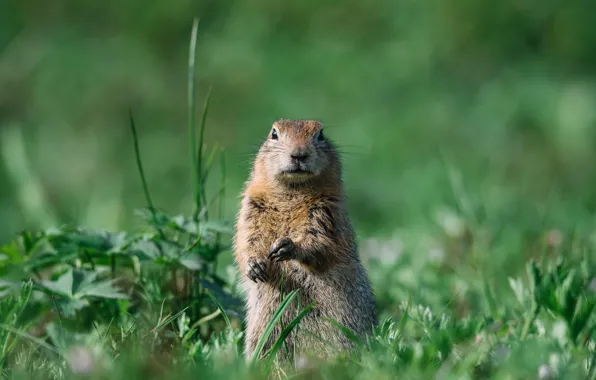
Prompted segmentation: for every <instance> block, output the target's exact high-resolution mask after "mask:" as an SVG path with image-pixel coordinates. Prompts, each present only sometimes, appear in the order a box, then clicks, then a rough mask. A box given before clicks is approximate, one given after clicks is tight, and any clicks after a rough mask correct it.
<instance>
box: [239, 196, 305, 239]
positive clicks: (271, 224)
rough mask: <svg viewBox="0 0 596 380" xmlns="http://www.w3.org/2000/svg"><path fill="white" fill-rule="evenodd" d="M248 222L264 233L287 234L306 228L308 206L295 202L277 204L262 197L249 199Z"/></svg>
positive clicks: (278, 235)
mask: <svg viewBox="0 0 596 380" xmlns="http://www.w3.org/2000/svg"><path fill="white" fill-rule="evenodd" d="M248 222H249V224H252V226H251V227H253V228H255V229H257V230H258V231H259V232H260V233H263V234H265V235H270V236H275V237H280V236H287V235H289V234H292V233H299V232H300V231H302V230H306V228H307V226H308V224H309V207H308V206H307V205H305V204H299V203H295V202H287V203H286V204H277V203H274V202H267V201H265V200H262V199H250V200H249V218H248Z"/></svg>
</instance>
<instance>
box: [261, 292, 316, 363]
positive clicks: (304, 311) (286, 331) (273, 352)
mask: <svg viewBox="0 0 596 380" xmlns="http://www.w3.org/2000/svg"><path fill="white" fill-rule="evenodd" d="M314 307H315V301H313V302H311V303H310V305H308V306H307V307H305V308H304V309H302V311H301V312H300V313H299V314H298V315H297V316H296V318H294V319H292V321H291V322H290V323H288V325H287V326H286V327H285V328H284V329H283V331H282V332H281V334H279V338H277V341H276V342H275V344H274V345H273V347H271V349H270V350H269V351H267V353H266V354H265V356H268V357H267V368H269V366H270V365H271V362H272V361H273V359H274V358H275V355H276V354H277V351H279V349H280V348H281V346H282V345H284V343H285V341H286V338H287V337H288V336H289V335H290V333H291V332H292V330H294V328H295V327H296V326H298V323H300V321H301V320H302V318H304V317H305V316H306V315H307V314H308V313H309V312H310V311H311V310H312V309H313V308H314Z"/></svg>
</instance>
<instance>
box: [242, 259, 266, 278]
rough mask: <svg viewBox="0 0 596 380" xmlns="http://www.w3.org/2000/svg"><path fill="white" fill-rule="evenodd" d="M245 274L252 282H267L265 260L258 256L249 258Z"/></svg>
mask: <svg viewBox="0 0 596 380" xmlns="http://www.w3.org/2000/svg"><path fill="white" fill-rule="evenodd" d="M246 276H247V277H248V278H250V279H251V280H252V281H254V282H259V281H262V282H267V262H266V261H265V260H264V259H261V258H258V257H251V258H249V259H248V267H247V270H246Z"/></svg>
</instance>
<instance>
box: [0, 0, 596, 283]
mask: <svg viewBox="0 0 596 380" xmlns="http://www.w3.org/2000/svg"><path fill="white" fill-rule="evenodd" d="M594 11H596V5H594V4H593V3H590V2H587V1H576V2H559V1H540V2H538V1H531V0H503V1H498V2H497V1H490V2H489V1H471V0H449V1H425V2H421V1H410V0H399V1H376V2H362V1H356V0H345V1H342V2H336V1H300V2H279V1H272V0H248V1H214V0H207V1H191V0H171V1H156V0H147V1H144V2H135V1H131V0H118V1H116V0H106V1H102V2H97V1H95V2H91V1H83V2H81V1H78V0H70V1H69V0H62V1H53V2H39V1H33V0H0V155H1V157H2V165H0V184H1V185H0V241H2V242H6V241H8V240H9V239H11V237H12V236H13V235H14V234H15V233H16V232H18V231H19V230H21V229H24V228H46V227H49V226H52V225H58V224H63V223H67V224H73V225H83V226H88V227H93V228H106V229H110V230H119V229H129V230H134V229H137V228H139V225H140V223H139V221H138V219H137V218H136V217H135V216H134V214H133V210H134V209H136V208H139V207H143V206H145V199H144V197H143V192H142V187H141V183H140V180H139V175H138V172H137V169H136V166H135V160H134V151H133V144H132V138H131V133H130V129H129V126H128V119H127V117H128V116H127V112H128V109H129V108H130V109H132V110H133V112H134V115H135V119H136V122H137V126H138V128H139V134H140V143H141V150H142V154H143V161H144V165H145V170H146V172H147V177H148V181H149V187H150V190H151V193H152V195H153V199H154V202H155V204H156V205H157V206H158V207H160V208H163V209H165V210H167V211H168V212H170V213H171V214H178V213H181V214H190V212H191V210H192V186H191V176H190V165H189V153H188V137H187V136H188V134H187V109H188V107H187V64H188V46H189V36H190V32H191V26H192V21H193V18H194V17H198V18H200V26H199V39H198V46H197V105H198V106H197V109H198V110H199V111H200V108H201V104H202V102H203V99H204V97H205V94H206V92H207V89H208V87H209V86H213V93H212V101H211V107H210V110H209V114H208V117H207V130H206V135H205V139H206V141H205V142H206V146H207V149H208V150H209V149H211V148H213V147H214V146H215V144H220V145H222V146H224V147H225V149H226V162H227V174H228V176H227V187H226V192H225V197H226V208H225V218H226V219H227V220H230V221H231V220H233V218H234V216H235V212H236V205H237V203H238V195H239V192H240V190H241V187H242V184H243V181H244V180H245V179H246V177H247V174H248V170H249V167H250V159H251V156H252V154H254V152H255V151H256V147H257V146H258V144H259V143H260V142H261V141H262V139H263V138H264V137H265V135H266V133H267V132H268V130H269V128H270V125H271V123H272V122H273V121H274V120H276V119H278V118H316V119H320V120H322V121H323V122H324V123H325V124H326V125H327V135H328V136H329V137H330V138H332V139H333V140H335V141H336V142H337V143H338V145H340V146H341V147H342V151H343V152H344V168H345V171H344V172H345V175H344V176H345V183H346V188H347V193H348V195H349V207H350V212H351V215H352V217H353V221H354V225H355V226H356V229H357V232H358V236H359V238H360V239H361V241H362V246H363V247H364V248H363V250H364V251H365V252H366V253H367V254H371V255H376V256H377V258H379V259H381V260H389V261H391V260H395V258H396V257H397V256H398V255H399V254H400V252H402V251H404V250H409V251H410V252H412V253H413V255H412V257H428V258H430V259H438V260H443V259H444V258H445V256H447V258H448V259H449V262H450V263H451V264H449V265H456V264H453V263H454V262H455V263H457V261H456V260H460V258H459V256H458V252H460V253H461V252H462V251H461V249H459V248H457V247H455V248H454V247H453V245H449V244H450V243H449V241H451V240H448V241H447V243H445V240H444V239H448V238H449V237H450V236H455V235H458V236H459V235H461V236H467V235H466V234H470V231H473V232H474V233H473V234H470V235H471V236H474V239H476V240H478V239H488V240H490V242H491V243H490V247H491V249H490V253H488V251H486V252H485V251H482V250H479V251H477V252H476V251H475V254H477V255H478V256H477V257H476V259H475V261H470V260H467V261H465V262H466V263H468V264H469V265H468V266H467V267H465V268H471V269H474V268H478V267H482V266H483V265H484V266H485V268H484V270H485V272H483V273H485V274H486V273H492V275H493V276H496V277H498V276H500V273H502V272H500V271H502V270H515V269H516V267H517V266H518V264H519V263H520V262H522V259H525V257H526V256H528V255H531V254H532V253H533V252H534V250H533V248H532V247H534V246H535V245H536V244H537V242H540V241H543V239H547V240H548V241H549V242H551V243H553V242H554V243H553V244H555V243H557V242H559V241H560V240H562V239H564V238H565V237H566V236H569V235H571V234H573V233H576V232H577V231H581V232H582V233H583V236H593V235H592V230H593V227H594V217H593V215H594V210H595V208H596V170H595V169H596V151H595V147H596V128H595V126H596V81H595V74H596V26H594V17H593V15H594ZM215 172H217V173H219V171H217V170H216V171H214V175H213V177H212V180H213V181H212V182H211V183H212V184H211V185H210V186H211V187H210V189H211V190H213V189H215V188H216V187H217V186H218V184H219V179H218V174H217V173H215ZM213 193H214V191H211V194H212V195H213ZM441 239H443V240H442V241H441V242H440V243H437V240H441ZM462 241H464V243H465V239H463V240H462V239H459V240H457V244H460V245H461V244H464V243H462ZM466 252H467V251H466ZM458 268H463V267H461V266H460V267H458ZM491 271H492V272H491ZM373 276H374V274H373ZM378 276H382V275H381V274H378Z"/></svg>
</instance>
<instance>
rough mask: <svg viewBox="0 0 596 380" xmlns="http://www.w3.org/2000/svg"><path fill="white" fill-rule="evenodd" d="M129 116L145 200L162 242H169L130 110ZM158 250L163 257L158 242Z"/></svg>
mask: <svg viewBox="0 0 596 380" xmlns="http://www.w3.org/2000/svg"><path fill="white" fill-rule="evenodd" d="M128 115H129V119H130V129H131V131H132V139H133V143H134V148H135V157H136V160H137V169H138V170H139V175H140V176H141V183H142V185H143V191H144V192H145V199H146V200H147V204H148V205H149V210H150V211H151V217H152V218H153V226H154V227H155V228H156V229H157V232H158V233H159V236H160V237H161V238H162V240H167V239H166V236H165V234H164V232H163V231H162V229H161V228H160V227H159V226H158V224H157V215H156V213H155V207H154V206H153V201H152V200H151V194H150V193H149V186H148V185H147V179H146V178H145V171H144V170H143V162H142V160H141V150H140V149H139V137H138V135H137V127H136V125H135V121H134V118H133V116H132V110H128ZM156 245H157V248H158V249H159V253H160V254H161V255H162V256H163V251H162V249H161V245H160V244H158V243H157V242H156Z"/></svg>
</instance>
